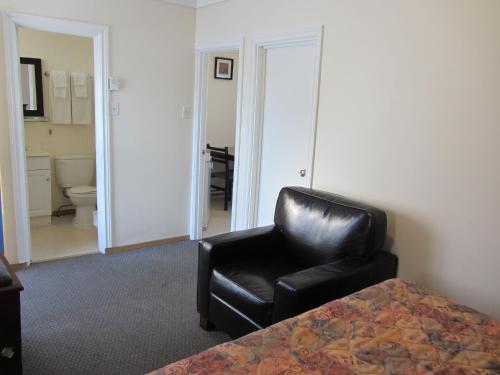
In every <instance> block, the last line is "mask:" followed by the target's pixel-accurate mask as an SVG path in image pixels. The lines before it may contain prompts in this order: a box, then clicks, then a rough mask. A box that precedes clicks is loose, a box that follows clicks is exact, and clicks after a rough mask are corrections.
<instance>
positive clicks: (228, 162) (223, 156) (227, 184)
mask: <svg viewBox="0 0 500 375" xmlns="http://www.w3.org/2000/svg"><path fill="white" fill-rule="evenodd" d="M207 150H208V152H210V156H211V157H212V163H214V164H220V165H222V166H223V168H224V169H223V170H222V171H213V172H212V174H211V177H212V181H211V182H210V188H211V191H212V192H223V193H224V211H227V210H228V205H229V202H230V201H231V199H232V194H233V174H234V169H233V168H232V165H233V164H234V155H233V154H231V153H230V152H229V147H224V148H221V147H213V146H211V145H210V144H207ZM214 179H220V180H222V181H223V182H224V184H223V185H222V186H221V185H217V184H215V183H214V181H213V180H214Z"/></svg>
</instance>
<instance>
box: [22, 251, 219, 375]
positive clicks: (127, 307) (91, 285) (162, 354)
mask: <svg viewBox="0 0 500 375" xmlns="http://www.w3.org/2000/svg"><path fill="white" fill-rule="evenodd" d="M196 272H197V250H196V244H195V243H194V242H190V241H186V242H181V243H177V244H172V245H166V246H162V247H157V248H152V249H145V250H137V251H132V252H128V253H123V254H119V255H109V256H104V255H90V256H83V257H78V258H72V259H66V260H60V261H52V262H46V263H39V264H34V265H32V266H31V267H30V268H29V269H27V270H24V271H20V272H18V276H19V278H20V279H21V281H22V283H23V284H24V287H25V290H24V292H23V293H22V300H21V301H22V302H21V303H22V326H23V365H24V370H25V371H24V373H25V375H45V374H46V375H58V374H64V375H69V374H71V375H73V374H75V375H78V374H86V375H91V374H96V375H98V374H106V375H108V374H120V375H124V374H144V373H146V372H148V371H152V370H155V369H157V368H160V367H163V366H164V365H166V364H168V363H171V362H174V361H177V360H179V359H182V358H184V357H187V356H190V355H193V354H195V353H198V352H200V351H202V350H204V349H206V348H209V347H211V346H214V345H216V344H219V343H221V342H224V341H228V340H229V337H228V336H226V335H225V334H223V333H221V332H205V331H203V330H201V328H199V326H198V322H199V318H198V315H197V313H196Z"/></svg>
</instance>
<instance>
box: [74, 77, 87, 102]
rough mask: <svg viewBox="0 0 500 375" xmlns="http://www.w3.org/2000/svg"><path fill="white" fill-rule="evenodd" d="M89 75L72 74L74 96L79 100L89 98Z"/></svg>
mask: <svg viewBox="0 0 500 375" xmlns="http://www.w3.org/2000/svg"><path fill="white" fill-rule="evenodd" d="M88 80H89V79H88V75H87V74H86V73H71V82H72V84H73V87H72V91H73V95H74V96H75V97H77V98H86V97H88V95H89V94H88V87H87V86H88Z"/></svg>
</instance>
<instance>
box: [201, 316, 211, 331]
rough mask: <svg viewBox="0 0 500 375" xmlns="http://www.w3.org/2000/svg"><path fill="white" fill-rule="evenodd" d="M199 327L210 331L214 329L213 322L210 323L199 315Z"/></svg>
mask: <svg viewBox="0 0 500 375" xmlns="http://www.w3.org/2000/svg"><path fill="white" fill-rule="evenodd" d="M200 327H201V328H202V329H204V330H205V331H211V330H212V329H214V324H213V323H211V322H210V321H209V320H208V319H207V318H205V317H204V316H202V315H200Z"/></svg>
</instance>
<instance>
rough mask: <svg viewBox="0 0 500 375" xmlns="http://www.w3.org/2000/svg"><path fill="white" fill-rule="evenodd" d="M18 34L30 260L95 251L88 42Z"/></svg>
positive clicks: (66, 36)
mask: <svg viewBox="0 0 500 375" xmlns="http://www.w3.org/2000/svg"><path fill="white" fill-rule="evenodd" d="M17 37H18V51H19V55H20V67H21V90H22V98H23V113H24V144H25V150H26V166H27V170H26V175H27V180H28V205H29V214H30V229H31V261H32V262H41V261H47V260H53V259H60V258H66V257H71V256H78V255H86V254H93V253H97V252H98V250H97V222H96V220H95V222H94V220H93V217H94V212H96V211H97V207H96V200H97V193H96V187H95V121H94V115H93V108H92V107H93V106H92V103H93V101H94V100H93V98H94V95H93V76H94V66H93V62H94V56H93V55H94V51H93V41H92V38H89V37H83V36H75V35H69V34H62V33H53V32H48V31H41V30H36V29H31V28H25V27H20V28H18V30H17ZM38 86H40V87H38ZM94 224H95V225H94Z"/></svg>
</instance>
